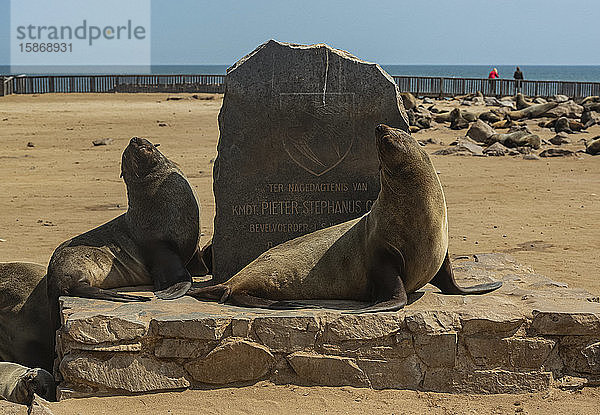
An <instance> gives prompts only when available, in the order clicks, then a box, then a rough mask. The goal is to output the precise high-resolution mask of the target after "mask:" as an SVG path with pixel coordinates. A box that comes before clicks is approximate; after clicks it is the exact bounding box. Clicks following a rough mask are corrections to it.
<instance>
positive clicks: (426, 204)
mask: <svg viewBox="0 0 600 415" xmlns="http://www.w3.org/2000/svg"><path fill="white" fill-rule="evenodd" d="M375 136H376V145H377V152H378V157H379V161H380V174H379V177H380V182H381V191H380V193H379V196H378V198H377V200H376V201H375V203H374V204H373V207H372V209H371V211H370V212H369V213H367V214H365V215H364V216H362V217H361V218H358V219H354V220H351V221H348V222H345V223H342V224H339V225H336V226H332V227H330V228H326V229H322V230H319V231H316V232H313V233H310V234H308V235H304V236H301V237H298V238H296V239H293V240H291V241H288V242H285V243H283V244H281V245H278V246H276V247H273V248H271V249H269V250H268V251H266V252H265V253H263V254H262V255H260V256H259V257H258V258H256V259H255V260H254V261H253V262H251V263H250V264H248V265H247V266H246V267H245V268H243V269H242V270H241V271H240V272H238V273H237V274H236V275H234V276H233V277H231V278H230V279H229V280H228V281H226V282H224V283H222V284H218V285H215V286H212V287H204V288H198V289H191V290H190V291H189V295H191V296H193V297H195V298H197V299H199V300H211V301H219V302H222V303H223V302H224V303H230V304H234V305H239V306H246V307H266V308H290V307H297V306H301V304H297V303H290V302H289V301H294V300H325V299H331V300H357V301H363V302H369V303H373V305H371V306H369V307H367V308H363V309H359V310H357V311H358V312H376V311H394V310H399V309H401V308H402V307H404V306H405V305H406V304H407V299H408V298H407V295H408V294H410V293H412V292H415V291H416V290H418V289H419V288H421V287H423V286H424V285H425V284H427V283H431V284H433V285H435V286H436V287H438V288H439V289H440V290H441V291H442V292H443V293H446V294H483V293H487V292H490V291H493V290H495V289H497V288H499V287H500V286H501V285H502V283H501V282H494V283H489V284H480V285H476V286H474V287H469V288H461V287H459V286H458V285H457V284H456V282H455V280H454V276H453V273H452V266H451V263H450V259H449V256H448V221H447V216H446V201H445V198H444V193H443V190H442V186H441V184H440V181H439V179H438V177H437V173H436V171H435V169H434V167H433V164H432V163H431V160H430V159H429V156H428V155H427V153H426V152H425V151H423V150H422V149H421V146H420V145H419V144H418V143H417V141H416V140H415V139H413V138H412V137H411V136H410V135H408V134H406V133H405V132H404V131H402V130H398V129H394V128H391V127H388V126H386V125H379V126H377V128H376V129H375Z"/></svg>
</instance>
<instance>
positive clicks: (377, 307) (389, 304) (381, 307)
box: [342, 296, 407, 314]
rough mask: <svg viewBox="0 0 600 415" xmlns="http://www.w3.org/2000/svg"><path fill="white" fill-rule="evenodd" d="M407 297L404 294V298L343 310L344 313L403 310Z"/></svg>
mask: <svg viewBox="0 0 600 415" xmlns="http://www.w3.org/2000/svg"><path fill="white" fill-rule="evenodd" d="M406 302H407V299H406V296H404V299H402V298H394V299H391V300H387V301H381V302H379V303H376V304H373V305H372V306H369V307H365V308H358V309H356V310H348V311H343V312H342V314H362V313H378V312H383V311H398V310H402V309H403V308H404V306H405V305H406Z"/></svg>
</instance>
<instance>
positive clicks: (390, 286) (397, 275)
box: [343, 243, 408, 314]
mask: <svg viewBox="0 0 600 415" xmlns="http://www.w3.org/2000/svg"><path fill="white" fill-rule="evenodd" d="M403 270H404V257H403V255H402V252H400V251H398V250H397V249H396V248H394V247H393V246H392V245H390V244H387V243H386V244H385V246H382V247H379V248H377V249H376V251H375V253H374V254H373V257H372V261H371V268H370V270H369V275H368V278H369V281H370V282H371V284H372V285H373V288H374V292H375V298H376V299H377V302H376V303H375V304H373V305H372V306H369V307H365V308H359V309H357V310H351V311H345V312H343V314H360V313H376V312H379V311H398V310H401V309H402V308H404V306H405V305H406V303H407V302H408V297H407V295H406V290H405V289H404V283H403V282H402V278H401V275H402V271H403Z"/></svg>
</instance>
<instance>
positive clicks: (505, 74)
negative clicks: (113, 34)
mask: <svg viewBox="0 0 600 415" xmlns="http://www.w3.org/2000/svg"><path fill="white" fill-rule="evenodd" d="M381 66H382V67H383V69H385V70H386V71H387V72H388V73H389V74H390V75H405V76H440V77H455V78H487V76H488V74H489V72H490V70H491V69H492V66H486V65H381ZM227 67H228V65H156V66H152V67H151V69H150V73H152V74H156V75H161V74H165V75H169V74H209V75H224V74H225V73H226V71H227ZM520 67H521V71H523V74H524V76H525V79H530V80H548V81H588V82H600V65H594V66H592V65H576V66H560V65H520ZM496 68H497V69H498V72H499V73H500V77H501V78H508V79H512V76H513V72H514V71H515V68H516V66H514V65H496ZM86 69H87V70H85V71H81V72H78V71H77V68H73V69H72V70H69V73H71V74H74V73H88V74H89V73H90V68H86ZM144 69H145V70H143V71H142V70H140V71H139V73H148V70H147V68H144ZM129 70H130V71H131V68H129ZM92 72H93V73H97V74H107V73H111V74H113V73H118V72H119V70H118V68H110V69H101V68H98V71H93V70H92ZM134 72H135V71H134ZM129 73H132V72H129ZM0 74H10V67H7V66H0ZM24 74H27V72H24ZM60 74H62V73H60V72H57V73H55V75H60Z"/></svg>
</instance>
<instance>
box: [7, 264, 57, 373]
mask: <svg viewBox="0 0 600 415" xmlns="http://www.w3.org/2000/svg"><path fill="white" fill-rule="evenodd" d="M45 275H46V267H45V266H43V265H40V264H32V263H26V262H10V263H0V361H4V362H15V363H19V364H22V365H25V366H28V367H40V368H44V369H46V370H47V371H50V372H51V371H52V366H53V360H54V349H53V344H54V343H53V339H54V332H53V330H52V325H51V322H50V308H49V306H48V296H47V293H46V279H45Z"/></svg>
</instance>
